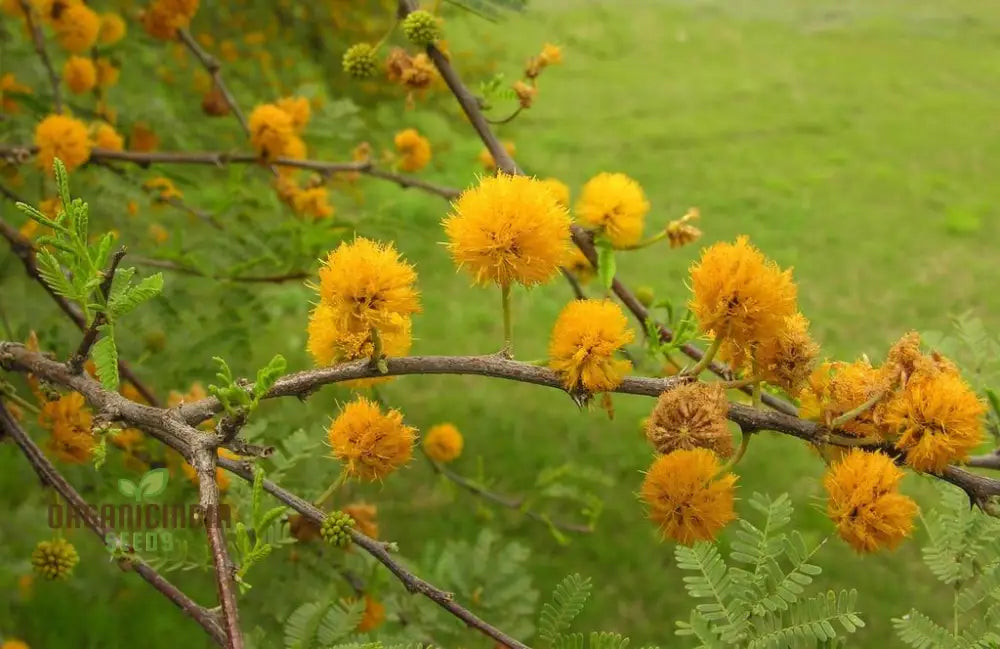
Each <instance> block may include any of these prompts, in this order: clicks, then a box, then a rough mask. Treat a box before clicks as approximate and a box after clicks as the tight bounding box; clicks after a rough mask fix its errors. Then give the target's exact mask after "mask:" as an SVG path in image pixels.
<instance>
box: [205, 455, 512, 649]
mask: <svg viewBox="0 0 1000 649" xmlns="http://www.w3.org/2000/svg"><path fill="white" fill-rule="evenodd" d="M218 464H219V466H221V467H222V468H224V469H226V470H227V471H229V472H231V473H234V474H236V475H238V476H240V477H241V478H243V479H244V480H246V481H248V482H253V471H252V470H251V469H249V468H248V467H246V466H244V465H243V464H241V463H239V462H234V461H233V460H228V459H226V458H219V459H218ZM264 490H265V491H267V492H268V493H270V494H271V495H272V496H274V497H275V498H277V499H278V500H280V501H281V502H283V503H285V504H286V505H288V506H289V507H291V508H292V509H294V510H295V511H297V512H298V513H300V514H302V515H303V516H304V517H306V518H308V519H309V520H310V521H312V522H313V523H314V524H316V525H322V524H323V520H324V519H325V518H326V515H325V514H324V513H323V512H322V511H320V510H319V509H317V508H316V507H314V506H313V505H312V503H310V502H308V501H306V500H303V499H302V498H299V497H298V496H296V495H295V494H293V493H291V492H290V491H287V490H285V489H283V488H282V487H280V486H278V485H276V484H275V483H273V482H271V481H270V480H267V479H265V480H264ZM351 539H352V540H353V541H354V543H355V544H357V545H358V546H359V547H361V549H363V550H364V551H365V552H367V553H368V554H370V555H372V556H373V557H374V558H375V559H376V560H377V561H378V562H379V563H381V564H382V565H383V566H385V567H386V568H388V569H389V571H390V572H391V573H392V574H393V575H395V576H396V578H397V579H399V581H401V582H402V583H403V586H405V587H406V590H408V591H409V592H410V593H419V594H421V595H423V596H424V597H426V598H427V599H429V600H431V601H432V602H434V603H435V604H437V605H438V606H440V607H441V608H443V609H444V610H446V611H448V612H449V613H451V614H452V615H454V616H455V617H457V618H458V619H460V620H462V621H463V622H465V623H466V624H467V625H468V626H469V627H471V628H473V629H476V630H477V631H479V632H480V633H482V634H483V635H486V636H488V637H490V638H492V639H493V640H495V641H497V642H499V643H500V644H502V645H504V646H505V647H509V648H510V649H530V648H529V647H528V646H527V645H525V644H524V643H522V642H519V641H518V640H515V639H514V638H512V637H510V636H509V635H507V634H506V633H504V632H503V631H501V630H500V629H497V628H496V627H494V626H492V625H491V624H489V623H488V622H486V621H485V620H483V619H481V618H479V617H478V616H476V615H475V614H474V613H472V612H471V611H469V610H468V609H467V608H465V607H464V606H462V605H461V604H459V603H457V602H456V601H455V599H454V595H452V594H451V593H448V592H445V591H443V590H441V589H440V588H437V587H436V586H434V585H432V584H430V583H428V582H426V581H424V580H423V579H421V578H420V577H418V576H416V575H415V574H413V573H412V572H410V571H409V570H407V569H406V568H404V567H403V566H402V564H400V563H399V562H397V561H396V560H395V559H393V558H392V555H391V554H389V550H388V544H386V543H382V542H380V541H376V540H375V539H372V538H369V537H367V536H365V535H364V534H362V533H361V532H358V531H357V530H356V529H351Z"/></svg>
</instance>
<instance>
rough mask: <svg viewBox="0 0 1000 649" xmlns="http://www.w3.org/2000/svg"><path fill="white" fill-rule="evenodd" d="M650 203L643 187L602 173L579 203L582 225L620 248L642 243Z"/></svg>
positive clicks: (588, 185)
mask: <svg viewBox="0 0 1000 649" xmlns="http://www.w3.org/2000/svg"><path fill="white" fill-rule="evenodd" d="M648 211H649V201H647V200H646V195H645V194H644V193H643V191H642V187H641V186H639V183H637V182H636V181H634V180H632V179H631V178H629V177H628V176H626V175H625V174H619V173H600V174H597V175H596V176H594V177H593V178H591V179H590V180H588V181H587V184H585V185H584V186H583V190H582V191H581V193H580V199H579V200H578V201H577V203H576V210H575V214H576V218H577V220H578V221H579V222H580V224H581V225H582V226H583V227H585V228H587V229H589V230H594V231H595V232H596V233H597V234H599V235H604V236H606V237H607V238H608V239H609V240H610V241H611V245H613V246H614V247H616V248H628V247H629V246H633V245H635V244H637V243H639V239H641V238H642V228H643V225H644V222H645V219H646V212H648Z"/></svg>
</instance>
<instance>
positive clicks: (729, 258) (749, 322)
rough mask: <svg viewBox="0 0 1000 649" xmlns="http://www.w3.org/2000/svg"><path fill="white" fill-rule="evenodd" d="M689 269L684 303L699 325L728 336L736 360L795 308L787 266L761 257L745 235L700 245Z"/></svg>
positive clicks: (777, 328) (774, 331)
mask: <svg viewBox="0 0 1000 649" xmlns="http://www.w3.org/2000/svg"><path fill="white" fill-rule="evenodd" d="M690 273H691V289H692V291H693V293H694V295H693V297H692V298H691V303H690V306H691V310H692V311H693V312H694V314H695V316H696V317H697V318H698V324H699V325H700V326H701V331H702V332H704V333H706V334H711V335H712V336H714V337H715V338H716V339H717V340H718V339H719V338H720V337H721V338H722V339H724V340H726V341H727V342H729V343H730V344H731V345H732V349H731V357H732V360H733V362H734V363H735V364H736V365H737V366H742V365H744V363H745V362H746V360H745V359H746V358H747V357H748V356H749V355H750V351H751V348H752V346H753V345H754V344H757V343H763V342H766V341H768V340H770V339H771V338H774V337H775V336H777V335H778V334H779V333H780V332H781V330H782V329H783V328H784V326H785V318H786V317H788V316H792V315H794V314H795V313H796V312H797V311H798V308H797V307H796V288H795V284H794V283H793V282H792V272H791V271H790V270H785V271H782V270H781V269H780V268H778V266H777V264H775V263H774V262H773V261H770V260H768V259H766V258H765V257H764V255H762V254H761V253H760V251H759V250H757V249H756V248H754V247H753V246H752V245H751V244H750V241H749V240H748V239H747V237H745V236H741V237H739V238H738V239H737V240H736V243H725V242H720V243H716V244H714V245H712V246H710V247H708V248H706V249H705V250H704V251H703V252H702V256H701V259H700V260H699V261H698V262H697V263H696V264H694V265H693V266H691V270H690Z"/></svg>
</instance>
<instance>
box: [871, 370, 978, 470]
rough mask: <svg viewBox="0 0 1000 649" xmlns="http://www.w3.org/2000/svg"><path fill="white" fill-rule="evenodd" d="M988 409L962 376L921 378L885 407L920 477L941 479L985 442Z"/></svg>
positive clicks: (901, 447) (890, 425) (942, 374)
mask: <svg viewBox="0 0 1000 649" xmlns="http://www.w3.org/2000/svg"><path fill="white" fill-rule="evenodd" d="M984 414H986V405H985V404H984V403H983V402H982V401H980V399H979V398H978V397H977V396H976V393H975V392H974V391H973V390H972V388H971V387H970V386H969V384H968V383H966V382H965V381H964V380H963V379H962V378H961V377H960V376H958V375H957V374H953V373H951V372H936V373H923V374H917V375H916V376H914V377H913V378H911V379H910V380H909V381H907V383H906V387H905V388H904V389H903V390H902V391H900V392H898V393H897V394H896V395H895V396H894V397H893V399H892V400H891V401H889V403H888V404H887V406H886V414H885V425H886V426H887V427H888V429H889V431H890V432H892V433H895V434H898V435H899V439H898V440H897V441H896V448H898V449H899V450H901V451H903V452H905V453H906V463H907V464H908V465H909V466H911V467H913V468H914V469H916V470H917V471H929V472H932V473H940V472H941V471H943V470H944V469H945V467H947V466H948V465H949V464H950V463H952V462H955V461H958V460H963V459H965V458H966V457H968V455H969V451H971V450H973V449H975V448H976V447H977V446H979V444H981V443H982V442H983V415H984Z"/></svg>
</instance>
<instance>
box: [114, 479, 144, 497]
mask: <svg viewBox="0 0 1000 649" xmlns="http://www.w3.org/2000/svg"><path fill="white" fill-rule="evenodd" d="M118 491H120V492H122V495H123V496H125V497H126V498H135V496H136V494H137V493H139V489H138V487H136V486H135V483H134V482H132V481H131V480H126V479H125V478H120V479H119V480H118Z"/></svg>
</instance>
